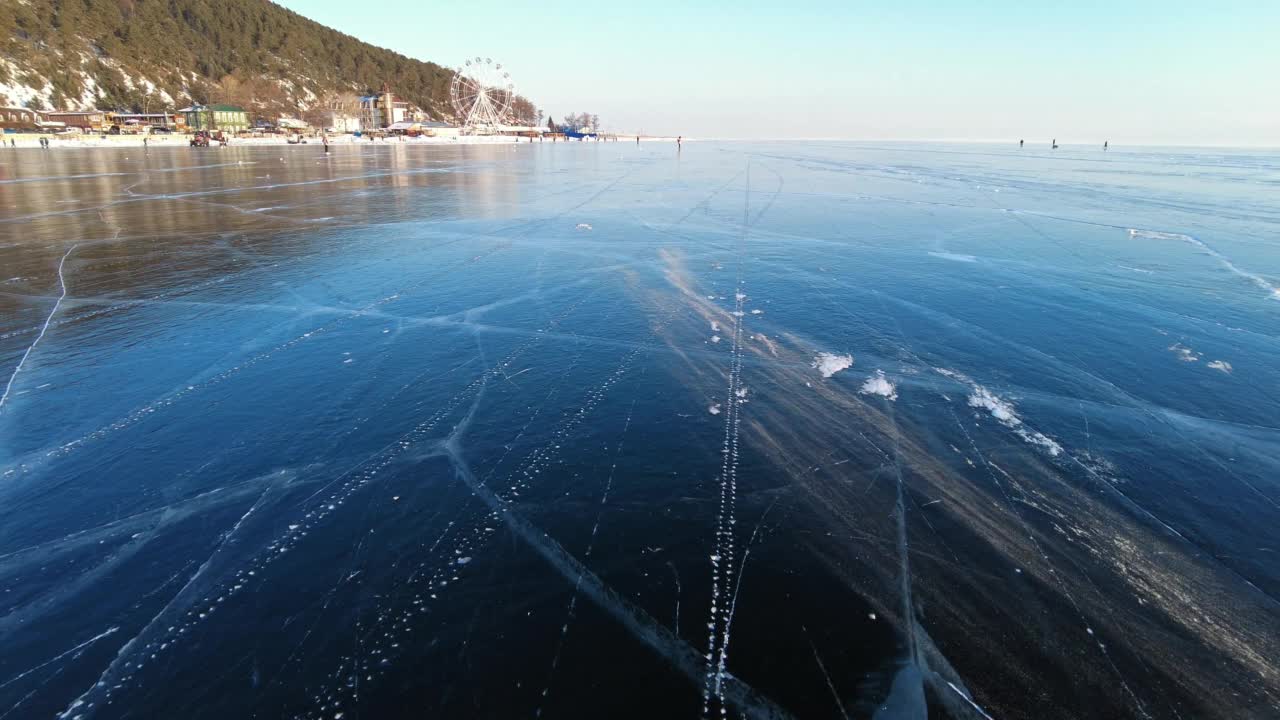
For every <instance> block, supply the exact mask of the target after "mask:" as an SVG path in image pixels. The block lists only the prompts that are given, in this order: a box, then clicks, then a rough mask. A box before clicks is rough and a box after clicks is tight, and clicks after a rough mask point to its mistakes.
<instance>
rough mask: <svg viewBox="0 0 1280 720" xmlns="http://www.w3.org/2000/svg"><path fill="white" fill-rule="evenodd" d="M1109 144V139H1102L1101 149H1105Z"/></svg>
mask: <svg viewBox="0 0 1280 720" xmlns="http://www.w3.org/2000/svg"><path fill="white" fill-rule="evenodd" d="M1110 144H1111V141H1110V140H1103V141H1102V149H1103V150H1106V149H1107V146H1108V145H1110Z"/></svg>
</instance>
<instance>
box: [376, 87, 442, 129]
mask: <svg viewBox="0 0 1280 720" xmlns="http://www.w3.org/2000/svg"><path fill="white" fill-rule="evenodd" d="M426 120H427V114H426V113H424V112H422V110H421V108H418V107H417V106H415V105H413V104H412V103H409V102H407V101H404V100H401V99H400V98H398V97H396V95H395V93H393V92H391V88H390V87H389V86H387V85H386V84H385V83H384V84H383V86H382V92H380V93H378V94H377V95H365V96H364V97H361V98H360V127H361V128H363V129H365V130H381V129H384V128H387V127H390V126H392V125H395V124H396V123H403V122H424V121H426Z"/></svg>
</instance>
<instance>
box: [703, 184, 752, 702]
mask: <svg viewBox="0 0 1280 720" xmlns="http://www.w3.org/2000/svg"><path fill="white" fill-rule="evenodd" d="M750 207H751V165H750V161H748V165H747V172H746V200H745V201H744V203H743V208H742V235H741V236H740V240H739V242H738V248H737V255H738V258H737V260H738V262H737V265H738V269H737V282H736V285H735V288H734V296H733V297H734V305H733V346H732V354H731V356H730V361H729V387H728V394H727V395H726V399H725V402H726V404H727V405H728V411H727V412H726V413H725V417H724V444H723V447H722V448H721V455H722V459H721V462H720V508H719V511H718V513H717V515H716V539H715V550H714V551H713V552H712V554H711V610H710V617H709V618H708V621H707V630H708V637H707V654H706V677H705V679H704V682H703V688H702V717H703V718H706V717H708V716H709V715H710V714H711V700H712V697H713V696H714V697H715V701H716V704H717V705H718V706H719V708H720V716H721V717H726V716H727V714H728V710H729V709H728V705H727V704H726V703H725V696H724V682H725V673H726V667H727V665H728V662H729V628H730V625H731V624H732V622H733V615H732V607H733V605H732V604H731V603H730V601H729V587H730V585H731V584H732V583H733V574H734V571H733V558H734V544H733V543H734V538H733V533H734V526H735V525H736V524H737V517H736V516H735V512H736V505H737V493H738V438H739V434H740V433H739V429H740V427H741V422H742V415H741V412H742V405H743V404H744V403H745V402H746V399H745V398H744V397H743V396H744V395H745V393H744V392H742V335H743V318H744V317H745V316H746V314H745V313H744V312H743V307H744V306H745V303H746V299H747V296H746V294H745V293H744V292H742V289H743V288H742V240H745V239H746V235H747V231H748V228H749V227H750V225H749V212H750ZM721 568H724V570H723V572H721Z"/></svg>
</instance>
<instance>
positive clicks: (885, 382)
mask: <svg viewBox="0 0 1280 720" xmlns="http://www.w3.org/2000/svg"><path fill="white" fill-rule="evenodd" d="M858 392H860V393H862V394H863V395H879V396H881V397H885V398H888V399H890V400H897V399H898V387H897V386H896V385H894V384H893V383H892V382H891V381H890V380H889V379H888V378H886V377H885V376H884V371H883V370H876V374H875V375H872V376H871V377H869V378H867V381H866V382H864V383H862V388H861V389H860V390H859V391H858Z"/></svg>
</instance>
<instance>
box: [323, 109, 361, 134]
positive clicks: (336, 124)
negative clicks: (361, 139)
mask: <svg viewBox="0 0 1280 720" xmlns="http://www.w3.org/2000/svg"><path fill="white" fill-rule="evenodd" d="M360 127H361V126H360V116H359V115H348V114H346V113H344V112H337V111H334V112H332V113H330V114H329V122H328V124H327V125H325V129H326V130H328V131H329V132H335V133H355V132H360Z"/></svg>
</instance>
